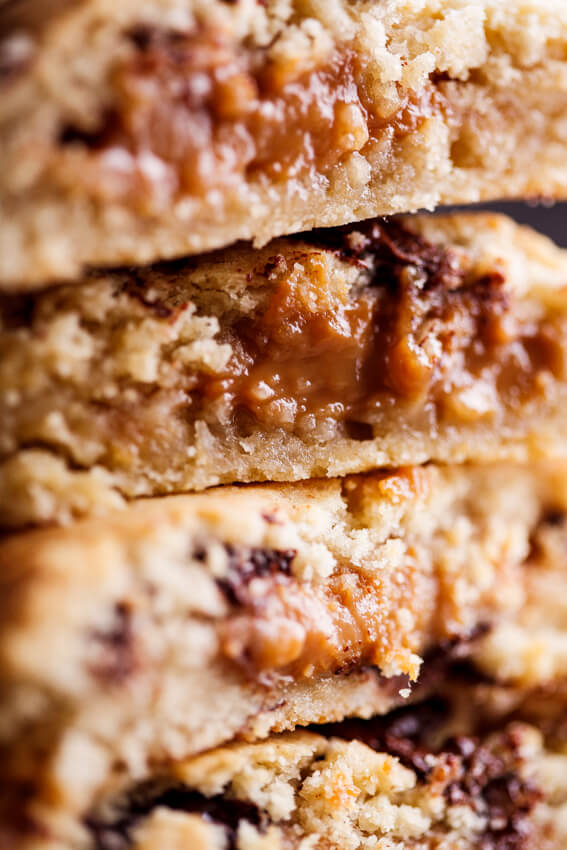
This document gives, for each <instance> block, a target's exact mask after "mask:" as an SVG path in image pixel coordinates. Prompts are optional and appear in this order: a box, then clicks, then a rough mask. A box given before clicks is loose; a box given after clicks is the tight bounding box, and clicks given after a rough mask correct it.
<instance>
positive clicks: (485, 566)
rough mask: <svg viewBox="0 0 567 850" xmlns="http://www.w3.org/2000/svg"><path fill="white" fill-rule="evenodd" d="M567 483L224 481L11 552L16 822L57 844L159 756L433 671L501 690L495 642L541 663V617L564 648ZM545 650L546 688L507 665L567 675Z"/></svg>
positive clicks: (405, 688)
mask: <svg viewBox="0 0 567 850" xmlns="http://www.w3.org/2000/svg"><path fill="white" fill-rule="evenodd" d="M565 480H566V476H565V470H564V469H563V468H561V466H560V465H557V466H556V467H554V468H548V467H545V466H542V467H534V468H530V469H523V468H521V467H505V466H495V467H490V466H487V467H476V468H475V467H470V468H468V467H454V468H445V469H443V468H436V467H425V468H414V469H406V470H401V471H398V472H391V473H384V474H373V475H368V476H361V477H351V478H347V479H346V480H342V481H341V480H336V481H322V482H311V483H308V484H301V485H288V486H283V485H282V486H281V487H276V486H264V487H250V488H223V489H222V490H221V491H211V492H209V493H207V494H204V495H195V496H184V497H169V498H165V499H160V500H149V501H147V502H139V503H137V504H136V505H133V506H131V507H130V508H129V509H128V510H126V511H123V512H118V513H117V514H116V516H115V517H114V518H109V519H106V520H104V521H103V520H93V521H90V522H82V523H77V524H75V525H73V526H72V527H70V528H69V529H53V530H49V531H36V532H30V533H28V534H25V535H21V536H19V537H13V538H10V539H7V540H5V541H4V542H3V543H2V545H1V547H0V590H1V592H0V605H1V609H0V623H1V633H0V685H1V687H0V692H1V694H2V699H1V702H0V734H1V740H2V759H1V760H0V765H1V769H2V779H3V788H4V790H3V795H0V796H4V797H5V799H6V800H8V803H7V804H6V810H7V813H8V814H9V818H8V819H9V820H10V818H11V819H12V820H15V822H16V827H15V828H16V831H18V830H20V831H21V830H22V829H24V826H25V824H28V825H29V824H32V828H31V834H32V836H33V835H34V834H35V833H36V832H37V830H39V831H40V832H41V830H42V829H44V828H43V827H42V826H41V824H47V823H49V824H50V826H49V829H48V831H49V830H55V834H57V833H56V824H57V823H58V819H59V818H63V819H65V818H66V817H67V815H69V816H71V817H75V816H77V813H80V812H84V811H86V810H87V809H88V808H89V807H90V806H91V802H92V800H93V799H94V798H96V797H97V796H98V795H99V794H100V793H101V792H102V791H103V790H104V789H105V788H107V787H108V786H109V785H112V784H113V783H115V782H123V781H131V780H134V779H136V780H140V781H141V780H142V779H144V778H146V777H148V776H149V775H150V774H151V771H152V766H153V765H156V764H167V763H169V762H171V761H172V760H173V761H175V760H179V759H182V758H185V757H187V756H188V755H190V754H191V753H195V752H199V751H202V750H204V749H206V748H209V747H214V746H216V745H218V744H220V743H222V742H224V741H227V740H229V739H231V738H233V737H234V736H240V737H244V738H248V739H250V738H253V737H256V738H257V737H258V736H260V737H262V736H264V735H266V734H268V733H269V732H270V731H281V730H285V729H292V728H294V727H295V726H297V725H307V724H309V723H313V722H331V721H339V720H341V719H342V718H344V717H346V716H349V715H357V716H359V717H369V716H371V715H373V714H376V713H383V712H385V711H388V710H389V709H390V708H392V707H393V706H395V705H396V704H399V703H400V702H403V701H404V700H407V699H408V698H410V699H411V698H412V697H411V695H412V688H413V687H415V686H414V685H412V682H411V680H413V679H417V681H418V684H417V688H418V689H419V688H421V689H422V691H425V692H427V691H431V690H436V689H438V688H439V685H440V682H442V681H443V670H444V669H445V668H446V667H447V666H450V665H451V664H452V663H453V662H454V661H455V660H456V659H458V658H461V660H462V659H464V658H466V657H471V656H473V657H477V658H478V661H475V662H474V663H475V667H476V669H477V670H478V671H479V672H478V673H475V674H474V675H475V676H478V675H482V676H487V675H488V676H489V677H490V678H492V679H498V678H500V674H499V667H498V664H496V665H492V666H490V658H491V657H493V652H494V650H493V649H491V647H490V644H489V643H487V642H489V641H490V640H491V638H492V634H501V635H502V634H503V632H501V631H499V630H501V629H504V628H505V627H507V626H508V625H510V624H512V625H513V626H515V627H516V628H517V631H516V633H515V637H514V642H511V643H510V645H509V646H508V647H507V650H508V656H509V657H510V659H514V658H515V655H518V656H520V655H521V654H522V653H523V652H524V644H525V642H526V640H527V639H528V636H529V635H531V631H530V630H531V629H532V628H533V622H532V623H530V622H527V623H525V621H524V619H523V617H524V616H526V612H527V611H528V610H529V609H530V606H532V607H536V606H539V610H540V619H541V621H542V622H545V620H546V617H547V616H548V611H550V612H552V616H551V615H550V616H549V618H548V622H547V638H548V641H549V644H548V648H549V650H550V651H552V650H553V651H555V648H557V652H558V657H560V650H561V641H562V640H563V637H562V635H563V633H564V630H565V618H564V617H561V616H560V611H559V608H558V607H557V604H555V603H554V597H553V594H552V596H551V598H549V593H550V592H551V588H552V587H554V588H555V589H554V594H555V597H557V596H562V597H564V594H560V593H559V588H561V587H562V583H563V582H564V574H565V563H564V558H565V551H567V549H566V547H565V527H564V525H563V519H562V516H563V512H564V511H565V507H566V505H567V495H566V493H565ZM551 541H555V543H554V544H553V543H552V542H551ZM554 546H555V548H554ZM546 588H547V591H546V590H545V589H546ZM546 592H547V594H548V596H546V595H545V593H546ZM554 605H555V607H554ZM559 607H560V606H559ZM491 653H492V654H491ZM540 657H541V660H542V663H541V667H540V668H539V670H537V669H536V667H535V666H534V665H532V668H531V673H532V675H531V677H530V678H529V681H523V680H520V681H518V685H516V684H515V681H517V680H514V677H513V676H510V675H509V674H508V672H507V671H503V675H502V678H501V684H502V687H503V688H509V687H512V688H513V687H516V688H518V687H519V688H520V689H527V688H528V687H529V688H530V689H533V688H535V687H545V688H551V687H554V686H555V685H556V684H557V683H561V682H562V681H564V680H565V670H564V668H563V667H562V666H561V665H560V664H558V665H557V667H554V668H551V669H550V667H549V665H548V664H546V663H545V661H546V658H547V654H546V653H545V652H544V653H542V654H541V656H540ZM470 675H472V673H471V674H470ZM78 765H83V766H84V769H82V768H81V770H80V771H79V770H78ZM10 801H12V802H11V803H10ZM18 801H19V803H18ZM12 810H13V811H12ZM10 812H12V814H10ZM5 817H7V815H6V816H5ZM18 824H19V826H18ZM22 824H23V825H24V826H22ZM34 824H35V826H33V825H34ZM38 824H39V826H38ZM11 828H12V827H11ZM45 829H47V826H46V827H45ZM45 829H44V832H45ZM34 830H35V832H34ZM24 831H25V829H24Z"/></svg>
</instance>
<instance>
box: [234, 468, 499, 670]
mask: <svg viewBox="0 0 567 850" xmlns="http://www.w3.org/2000/svg"><path fill="white" fill-rule="evenodd" d="M351 483H352V482H351ZM377 486H378V488H379V490H380V492H381V494H382V495H383V496H384V497H386V498H388V497H389V498H394V496H393V494H392V488H396V497H397V498H404V499H412V498H414V499H415V498H416V497H417V493H418V492H420V491H422V489H423V487H424V486H426V484H425V482H424V481H423V480H422V476H421V475H420V470H419V469H418V468H415V469H413V468H412V469H408V470H398V471H397V472H396V473H395V475H394V476H392V475H389V474H384V477H383V478H382V479H381V480H380V481H379V482H378V485H377ZM358 497H359V493H358V491H357V488H356V485H353V489H352V490H349V498H350V499H353V500H356V499H357V498H358ZM227 551H228V557H229V571H228V578H227V579H225V580H222V581H220V582H219V586H220V588H221V590H222V591H223V593H224V594H225V596H226V598H227V600H228V601H229V602H231V603H232V604H233V606H234V610H233V613H232V615H231V616H230V617H229V618H228V619H227V620H226V621H225V622H223V623H222V624H221V625H220V629H219V631H220V638H221V651H222V653H223V654H224V656H225V657H228V658H230V659H231V660H232V661H236V662H237V663H238V664H240V665H241V666H242V667H244V668H245V669H246V670H247V672H248V673H249V674H250V675H252V676H254V677H257V676H260V677H261V676H263V675H264V674H266V673H268V674H273V673H277V674H278V675H284V676H285V675H289V676H292V677H294V678H304V677H305V678H309V677H312V676H319V675H325V674H328V673H337V672H339V671H341V672H345V671H347V670H350V669H354V668H356V667H361V666H364V665H372V666H376V667H379V668H380V669H381V671H382V672H383V673H384V674H385V675H387V676H398V675H408V676H409V677H410V678H411V679H412V680H415V679H417V676H418V673H419V665H420V659H419V658H418V657H417V655H416V654H415V653H417V652H423V651H425V650H426V649H427V647H428V646H429V645H432V644H436V643H438V642H439V641H443V640H444V639H446V638H447V637H448V633H447V628H446V624H447V623H448V622H449V621H450V620H451V621H452V622H455V617H457V618H458V619H459V620H460V621H461V622H465V621H466V619H467V618H466V617H465V616H464V612H463V611H457V610H456V607H458V604H457V603H456V601H455V594H454V593H453V592H452V590H451V588H449V587H444V583H443V580H442V577H440V576H438V575H437V574H436V573H437V570H436V569H435V566H434V564H432V563H431V562H428V559H425V562H422V563H419V562H418V561H419V560H420V559H419V558H418V556H417V554H416V553H415V552H414V551H413V549H412V548H411V547H409V549H408V551H407V553H406V556H405V558H404V562H403V563H402V564H401V565H399V566H397V567H396V570H395V576H394V575H392V571H391V569H387V568H385V569H384V570H374V571H369V573H368V574H365V573H364V572H362V571H361V572H355V571H353V570H352V569H348V570H345V571H342V570H339V571H337V572H336V573H335V574H333V575H332V576H330V577H329V578H327V579H325V581H324V582H301V581H298V580H297V579H296V578H295V577H294V576H293V574H292V565H293V560H294V557H295V554H296V553H295V552H293V551H289V552H280V551H276V550H264V549H248V548H246V547H240V548H231V547H229V548H228V550H227ZM421 561H424V559H423V558H422V559H421ZM505 572H506V570H505V568H504V567H503V570H502V577H503V578H504V573H505ZM461 607H462V606H461ZM401 609H404V611H405V615H404V616H402V617H400V614H399V612H400V610H401ZM410 612H411V614H410ZM449 614H450V615H451V617H450V616H449Z"/></svg>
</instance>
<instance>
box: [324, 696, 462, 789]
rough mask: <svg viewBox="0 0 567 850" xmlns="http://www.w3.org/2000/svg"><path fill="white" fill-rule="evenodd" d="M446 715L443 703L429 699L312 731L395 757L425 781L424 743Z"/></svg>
mask: <svg viewBox="0 0 567 850" xmlns="http://www.w3.org/2000/svg"><path fill="white" fill-rule="evenodd" d="M449 712H450V705H449V703H448V701H447V700H444V699H442V698H441V697H433V698H431V699H429V700H426V701H425V702H422V703H419V704H417V705H410V706H404V707H402V708H398V709H395V710H394V711H391V712H390V713H389V714H387V715H385V716H383V717H372V718H371V719H370V720H344V721H342V722H341V723H328V724H325V725H323V726H314V727H313V730H314V731H316V732H318V733H319V734H321V735H325V736H327V737H331V736H334V737H337V738H342V739H343V740H346V741H362V742H363V743H364V744H366V745H367V746H369V747H371V748H372V749H373V750H376V751H377V752H387V753H390V755H394V756H397V757H398V758H399V759H400V761H401V763H402V764H403V765H405V766H406V767H409V768H411V769H412V770H414V771H415V772H416V773H417V775H418V776H419V777H420V778H421V779H425V777H426V776H427V775H428V774H429V772H430V770H431V767H430V765H429V764H428V762H427V756H428V755H429V754H430V753H431V752H432V750H431V748H430V747H429V746H428V745H427V742H428V741H429V739H430V738H431V737H432V735H433V734H434V733H435V732H437V731H438V730H439V728H440V727H441V726H442V725H443V723H444V722H445V721H446V720H447V717H448V716H449Z"/></svg>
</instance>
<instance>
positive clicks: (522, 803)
mask: <svg viewBox="0 0 567 850" xmlns="http://www.w3.org/2000/svg"><path fill="white" fill-rule="evenodd" d="M503 744H504V746H503V749H502V752H501V753H500V752H493V751H492V750H490V749H488V747H486V746H482V745H480V744H479V743H478V741H477V740H476V739H474V738H458V739H454V740H453V741H449V742H447V744H446V748H447V750H448V751H449V752H451V751H452V752H454V753H455V754H457V755H458V756H459V758H460V759H461V762H462V771H463V773H462V777H461V779H460V780H459V781H457V782H453V783H451V784H450V785H449V786H448V788H447V789H446V791H445V794H446V796H447V798H448V800H449V802H450V803H451V805H469V806H470V807H471V808H473V809H474V810H476V811H478V812H479V813H481V814H483V815H484V816H485V817H486V819H487V827H486V830H485V832H484V833H483V835H482V838H481V844H480V846H481V848H482V850H522V848H525V847H527V846H528V845H527V843H526V842H527V840H528V839H529V831H530V823H529V819H528V818H529V814H530V812H531V811H532V809H533V807H534V806H535V805H536V803H537V802H538V801H539V800H541V798H542V794H541V791H540V790H539V789H538V788H537V787H536V786H535V785H534V784H533V783H532V782H530V781H527V780H525V779H523V778H522V777H521V776H520V775H519V773H518V772H517V769H516V768H517V766H518V764H519V754H518V753H517V752H516V747H515V744H514V741H513V739H512V737H511V736H508V737H507V738H505V740H504V742H503Z"/></svg>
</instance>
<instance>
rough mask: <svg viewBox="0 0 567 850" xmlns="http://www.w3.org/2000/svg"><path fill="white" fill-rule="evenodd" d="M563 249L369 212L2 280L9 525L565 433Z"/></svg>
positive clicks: (2, 452) (0, 398)
mask: <svg viewBox="0 0 567 850" xmlns="http://www.w3.org/2000/svg"><path fill="white" fill-rule="evenodd" d="M566 286H567V254H566V253H565V252H564V251H562V250H560V249H559V248H556V247H555V246H554V245H553V244H552V243H551V242H549V241H548V240H547V239H545V238H544V237H543V236H540V235H538V234H536V233H534V232H533V231H530V230H528V229H525V228H522V227H519V226H517V225H515V224H514V223H513V222H512V221H510V220H508V219H506V218H501V217H497V216H491V215H477V216H475V215H457V216H449V217H440V218H436V217H427V216H426V217H418V218H407V219H402V220H394V221H390V222H385V221H383V220H379V221H372V222H369V223H367V224H364V225H356V226H351V227H349V228H347V229H339V230H330V231H329V230H325V231H318V232H316V233H311V234H306V235H304V236H301V237H297V238H288V239H286V240H279V241H276V242H273V243H270V245H269V246H267V247H266V248H265V249H262V250H253V249H249V248H242V247H239V248H234V249H230V250H225V251H222V252H218V253H215V254H212V255H209V256H204V257H201V258H198V259H194V260H184V261H180V262H177V263H175V264H173V265H167V266H160V267H153V268H149V269H136V270H122V271H116V272H112V273H110V272H97V273H93V274H91V275H90V276H88V277H87V278H86V279H85V280H83V281H82V282H81V283H80V284H78V285H77V284H76V285H74V286H63V287H56V288H53V289H51V290H48V291H46V292H43V293H39V294H36V295H29V296H6V297H4V298H3V299H0V326H1V331H0V421H2V429H1V433H0V525H2V526H4V527H14V528H15V527H17V526H25V525H27V524H31V523H41V522H44V523H47V522H66V521H68V520H69V519H71V518H73V517H75V516H78V515H81V514H86V513H89V512H92V511H98V512H101V511H103V510H106V509H113V508H115V507H117V506H119V505H120V504H121V503H122V501H123V497H126V498H133V497H137V496H142V495H153V494H161V493H170V492H184V491H188V490H195V489H202V488H204V487H207V486H210V485H215V484H219V483H227V482H228V483H230V482H233V481H238V482H247V481H262V480H271V481H274V480H275V481H278V480H279V481H286V480H288V481H289V480H292V481H293V480H297V479H304V478H310V477H321V476H339V475H344V474H347V473H354V472H360V471H364V470H367V469H372V468H376V467H382V466H390V467H391V466H399V465H402V464H416V463H422V462H425V461H428V460H436V461H443V462H461V461H463V460H474V461H478V460H483V461H486V460H495V459H502V460H504V459H514V460H516V461H518V460H526V459H531V458H533V457H537V456H540V455H543V454H547V455H549V456H552V457H553V456H556V455H557V454H561V453H564V447H563V446H562V442H561V439H560V437H561V434H562V433H564V432H565V430H566V428H567V421H566V417H567V367H566V363H567V359H566V351H567V288H566Z"/></svg>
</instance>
